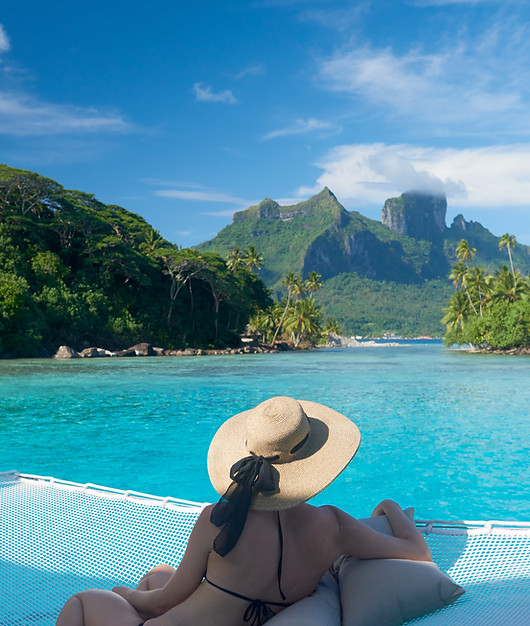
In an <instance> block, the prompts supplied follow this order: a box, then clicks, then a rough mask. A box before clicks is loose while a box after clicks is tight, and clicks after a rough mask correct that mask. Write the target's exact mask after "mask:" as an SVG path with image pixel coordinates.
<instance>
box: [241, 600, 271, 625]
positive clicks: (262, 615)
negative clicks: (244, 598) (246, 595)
mask: <svg viewBox="0 0 530 626" xmlns="http://www.w3.org/2000/svg"><path fill="white" fill-rule="evenodd" d="M270 616H271V610H270V609H269V607H268V606H267V604H266V603H265V602H263V601H262V600H252V602H251V603H250V604H249V605H248V606H247V610H246V611H245V613H244V615H243V621H244V622H250V626H259V625H260V624H264V623H265V619H266V618H268V617H270ZM250 620H252V621H250Z"/></svg>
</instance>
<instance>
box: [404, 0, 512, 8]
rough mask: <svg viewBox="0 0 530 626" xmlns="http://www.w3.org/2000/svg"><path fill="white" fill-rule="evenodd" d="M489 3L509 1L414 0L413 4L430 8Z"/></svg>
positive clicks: (508, 0)
mask: <svg viewBox="0 0 530 626" xmlns="http://www.w3.org/2000/svg"><path fill="white" fill-rule="evenodd" d="M486 2H489V3H490V4H494V3H497V4H500V3H504V2H510V0H416V2H415V4H416V5H417V6H420V7H430V6H437V7H438V6H446V5H449V4H485V3H486Z"/></svg>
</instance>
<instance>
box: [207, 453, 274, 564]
mask: <svg viewBox="0 0 530 626" xmlns="http://www.w3.org/2000/svg"><path fill="white" fill-rule="evenodd" d="M275 474H276V472H275V471H274V468H273V467H272V465H271V464H270V463H269V460H268V459H266V458H265V457H263V456H257V455H256V454H254V453H251V455H250V456H246V457H245V458H243V459H241V460H240V461H237V462H236V463H234V465H232V468H231V469H230V478H231V479H232V483H231V484H230V486H229V487H228V489H227V490H226V492H225V493H224V495H223V496H222V497H221V499H220V500H219V502H218V503H217V504H216V505H215V506H214V508H213V509H212V514H211V516H210V521H211V522H212V524H215V526H223V529H222V530H221V532H220V533H219V534H218V535H217V537H216V538H215V541H214V544H213V549H214V550H215V551H216V552H217V554H219V555H221V556H225V555H226V554H228V553H229V552H230V550H232V548H233V547H234V546H235V545H236V543H237V542H238V540H239V537H240V536H241V533H242V531H243V527H244V526H245V522H246V519H247V514H248V510H249V508H250V504H251V502H252V496H253V495H254V493H261V492H264V491H274V490H276V488H277V480H276V477H275Z"/></svg>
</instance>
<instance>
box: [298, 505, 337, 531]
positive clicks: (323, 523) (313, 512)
mask: <svg viewBox="0 0 530 626" xmlns="http://www.w3.org/2000/svg"><path fill="white" fill-rule="evenodd" d="M337 511H340V509H337V508H336V507H334V506H330V505H323V506H314V505H312V504H308V503H307V502H305V503H304V504H300V505H298V506H297V507H294V509H293V514H294V516H296V517H297V518H298V519H299V520H300V521H301V522H302V523H304V525H307V526H309V525H311V526H317V527H322V528H323V529H325V530H326V531H327V532H331V531H333V530H338V528H339V517H338V515H337Z"/></svg>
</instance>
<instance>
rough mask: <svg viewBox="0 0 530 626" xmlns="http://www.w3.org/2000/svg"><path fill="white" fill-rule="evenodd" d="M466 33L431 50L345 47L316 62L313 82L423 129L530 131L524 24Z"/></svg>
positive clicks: (529, 46)
mask: <svg viewBox="0 0 530 626" xmlns="http://www.w3.org/2000/svg"><path fill="white" fill-rule="evenodd" d="M466 37H467V38H459V34H458V33H453V34H452V36H451V37H450V38H449V39H448V40H449V41H450V43H447V44H446V45H445V47H443V48H442V47H440V46H438V47H437V49H436V52H434V53H431V52H429V51H425V50H422V49H421V48H414V49H409V50H408V51H406V52H403V53H397V52H395V51H394V50H392V49H390V48H374V47H370V46H364V47H356V48H353V49H349V50H347V51H343V52H340V53H338V54H336V55H335V56H334V57H332V58H329V59H327V60H323V61H321V63H320V66H319V78H320V81H319V84H321V85H322V84H323V85H325V86H327V88H328V89H330V90H331V91H335V92H340V93H345V94H348V95H351V96H352V97H354V98H355V99H356V100H357V101H358V102H361V103H363V102H364V103H365V104H366V106H368V107H370V110H371V111H377V110H379V111H381V112H382V113H383V114H384V115H385V117H386V119H392V118H396V117H402V118H405V119H408V120H410V121H413V122H414V124H415V126H416V128H417V129H418V128H420V125H421V131H420V132H422V133H423V134H425V132H429V133H430V134H434V135H437V134H447V133H451V132H454V131H458V132H460V133H462V132H463V133H464V134H468V135H473V134H489V135H491V133H492V132H495V133H497V134H502V133H504V134H508V133H517V134H519V135H521V134H530V119H529V117H528V101H529V100H530V90H529V87H528V86H529V85H530V68H529V66H528V64H527V61H526V60H527V59H528V54H529V52H530V26H529V25H528V24H527V23H526V22H521V21H519V22H517V21H516V20H515V18H513V19H511V18H510V19H509V20H506V21H498V22H495V23H494V24H493V25H492V26H491V27H490V28H489V29H486V30H482V31H481V35H480V37H477V38H473V39H471V38H469V35H466Z"/></svg>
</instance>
